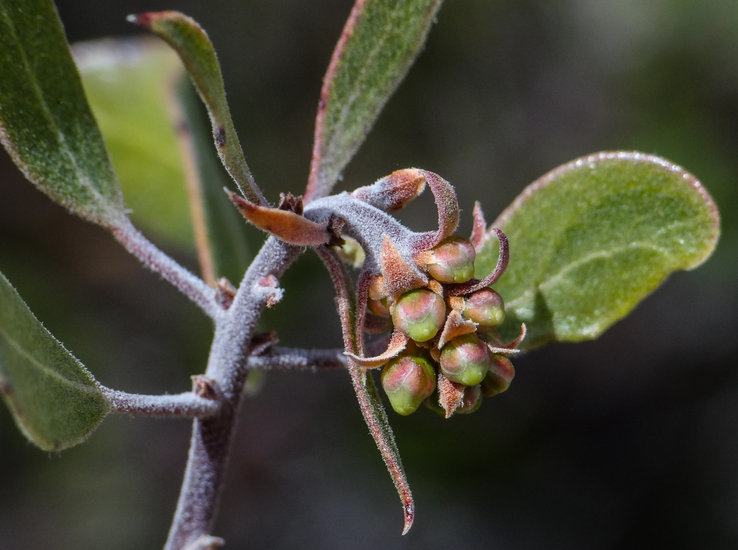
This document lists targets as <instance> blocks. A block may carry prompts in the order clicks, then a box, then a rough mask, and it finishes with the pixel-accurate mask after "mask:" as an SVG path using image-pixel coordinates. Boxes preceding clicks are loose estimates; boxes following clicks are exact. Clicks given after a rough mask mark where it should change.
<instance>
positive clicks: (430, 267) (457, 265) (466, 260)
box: [418, 237, 476, 283]
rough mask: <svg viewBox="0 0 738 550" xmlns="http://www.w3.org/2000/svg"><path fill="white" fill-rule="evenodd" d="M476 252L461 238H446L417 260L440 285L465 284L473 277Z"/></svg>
mask: <svg viewBox="0 0 738 550" xmlns="http://www.w3.org/2000/svg"><path fill="white" fill-rule="evenodd" d="M475 257H476V252H475V251H474V247H473V246H472V244H471V243H470V242H469V241H467V240H466V239H462V238H461V237H447V238H446V239H444V240H443V241H441V244H439V245H437V246H435V247H433V248H432V249H431V250H429V251H428V253H427V254H424V255H422V256H421V257H420V258H418V259H419V260H420V261H421V262H422V263H423V264H425V269H426V271H427V272H428V273H429V274H430V276H431V277H433V278H434V279H436V280H437V281H440V282H442V283H465V282H467V281H468V280H469V279H471V278H472V277H474V258H475Z"/></svg>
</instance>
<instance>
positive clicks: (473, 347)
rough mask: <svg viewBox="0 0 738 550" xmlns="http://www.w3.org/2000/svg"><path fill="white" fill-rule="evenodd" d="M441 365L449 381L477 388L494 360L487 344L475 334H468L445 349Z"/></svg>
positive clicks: (442, 352) (447, 345) (453, 341)
mask: <svg viewBox="0 0 738 550" xmlns="http://www.w3.org/2000/svg"><path fill="white" fill-rule="evenodd" d="M440 363H441V371H442V372H443V374H445V375H446V376H447V377H448V379H449V380H451V381H453V382H458V383H459V384H464V385H465V386H475V385H477V384H479V383H480V382H481V381H482V380H484V377H485V376H486V374H487V371H488V370H489V368H490V366H491V364H492V359H491V357H490V353H489V350H488V349H487V344H486V343H485V342H483V341H482V340H480V339H479V337H478V336H476V335H475V334H466V335H464V336H459V337H458V338H455V339H454V340H452V341H451V342H449V343H448V344H446V345H445V346H444V347H443V349H442V350H441V361H440Z"/></svg>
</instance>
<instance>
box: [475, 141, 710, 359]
mask: <svg viewBox="0 0 738 550" xmlns="http://www.w3.org/2000/svg"><path fill="white" fill-rule="evenodd" d="M493 225H495V226H497V227H500V228H501V229H502V230H503V231H504V232H505V233H506V234H507V236H508V239H509V241H510V264H509V267H508V269H507V271H506V272H505V274H504V275H503V276H502V278H501V279H500V280H499V281H498V282H497V284H496V285H495V289H496V290H497V291H498V292H499V293H500V294H501V295H502V297H503V299H504V300H505V306H506V311H507V320H506V322H505V324H504V325H503V327H502V332H503V333H505V334H508V335H513V334H515V333H516V332H517V331H518V329H519V327H520V323H521V322H525V323H526V325H527V327H528V336H527V338H526V340H525V342H524V344H523V346H524V347H527V348H530V347H535V346H537V345H540V344H542V343H545V342H547V341H551V340H557V341H570V342H574V341H581V340H588V339H593V338H596V337H597V336H599V335H600V334H601V333H602V332H604V331H605V330H606V329H607V328H608V327H610V326H611V325H612V324H613V323H615V322H616V321H617V320H619V319H621V318H622V317H624V316H625V315H627V314H628V313H629V312H630V311H631V310H632V309H633V308H634V307H635V306H636V305H637V304H638V303H639V302H640V301H641V300H643V299H644V298H645V297H646V296H647V295H648V294H649V293H650V292H651V291H653V290H654V289H655V288H656V287H657V286H659V285H660V284H661V283H662V282H663V281H664V279H666V277H667V276H668V275H669V274H670V273H672V272H673V271H676V270H683V269H684V270H688V269H693V268H695V267H697V266H698V265H700V264H701V263H702V262H704V261H705V260H706V259H707V257H708V256H709V255H710V254H711V253H712V251H713V249H714V248H715V245H716V243H717V239H718V235H719V232H720V221H719V216H718V211H717V207H716V206H715V203H714V202H713V200H712V198H711V197H710V195H709V194H708V192H707V191H706V190H705V188H704V187H703V186H702V184H701V183H700V182H699V181H698V180H697V179H696V178H695V177H694V176H692V175H691V174H689V173H688V172H686V171H685V170H684V169H683V168H681V167H679V166H676V165H675V164H672V163H671V162H669V161H667V160H664V159H662V158H659V157H656V156H652V155H646V154H643V153H633V152H612V153H611V152H606V153H598V154H594V155H591V156H588V157H584V158H580V159H578V160H575V161H572V162H570V163H568V164H565V165H563V166H560V167H559V168H556V169H555V170H553V171H551V172H549V173H548V174H546V175H544V176H543V177H542V178H540V179H539V180H537V181H535V182H534V183H532V184H531V185H529V186H528V187H527V188H526V189H525V190H524V191H523V192H522V193H521V194H520V196H519V197H518V198H517V199H516V200H515V201H514V202H513V204H512V205H510V206H509V207H508V208H507V209H506V210H505V211H504V212H503V213H502V214H501V215H500V217H499V218H498V219H497V220H496V221H495V223H494V224H493ZM496 255H497V244H496V239H494V238H493V236H492V235H491V234H488V239H487V240H486V242H485V244H484V247H483V249H482V251H481V252H480V254H479V255H478V256H477V261H476V270H477V276H480V275H482V274H483V273H485V272H486V271H488V270H489V269H491V267H493V266H494V262H495V261H496V258H497V256H496Z"/></svg>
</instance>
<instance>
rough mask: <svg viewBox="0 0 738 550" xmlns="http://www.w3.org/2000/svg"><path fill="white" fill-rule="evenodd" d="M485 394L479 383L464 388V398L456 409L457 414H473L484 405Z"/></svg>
mask: <svg viewBox="0 0 738 550" xmlns="http://www.w3.org/2000/svg"><path fill="white" fill-rule="evenodd" d="M482 401H484V396H483V395H482V390H481V388H480V387H479V385H476V386H470V387H468V388H466V389H465V390H464V400H463V401H462V402H461V405H459V407H458V408H457V409H456V411H455V412H456V414H471V413H473V412H476V410H477V409H478V408H479V407H481V406H482Z"/></svg>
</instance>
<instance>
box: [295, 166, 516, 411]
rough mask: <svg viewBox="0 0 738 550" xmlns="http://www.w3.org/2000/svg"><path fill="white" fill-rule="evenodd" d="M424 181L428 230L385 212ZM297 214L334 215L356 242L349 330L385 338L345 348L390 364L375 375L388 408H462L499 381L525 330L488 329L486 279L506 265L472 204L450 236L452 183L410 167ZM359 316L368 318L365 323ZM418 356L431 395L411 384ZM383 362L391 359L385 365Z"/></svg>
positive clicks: (493, 318)
mask: <svg viewBox="0 0 738 550" xmlns="http://www.w3.org/2000/svg"><path fill="white" fill-rule="evenodd" d="M426 185H427V187H429V188H430V189H431V192H432V193H433V195H434V199H435V203H436V207H437V210H438V229H436V230H435V231H427V232H414V231H411V230H409V229H408V228H407V227H405V226H403V225H402V224H400V222H398V221H397V220H396V219H395V218H394V217H392V216H391V215H389V214H388V212H394V211H396V210H398V209H399V208H401V207H403V206H405V205H406V204H407V203H408V202H409V201H410V200H411V199H413V198H415V197H416V196H417V195H418V194H419V193H420V192H422V190H423V189H424V188H425V187H426ZM304 215H305V217H306V218H308V219H310V220H313V221H315V222H316V223H317V222H318V221H319V220H325V219H331V217H335V216H340V217H341V218H342V220H341V221H342V226H341V229H342V231H343V232H344V234H346V235H348V236H350V237H351V238H352V239H354V240H355V241H356V242H357V243H358V244H359V245H360V246H361V247H362V249H363V251H364V255H365V259H364V263H363V266H362V271H361V274H360V276H359V278H358V280H359V288H358V290H357V296H358V297H359V303H358V304H357V308H358V310H359V311H360V312H361V313H360V315H359V319H360V320H361V326H360V327H359V329H360V330H367V331H368V332H372V333H376V332H377V327H380V331H381V329H382V327H387V328H389V329H391V337H389V339H388V340H387V344H386V348H385V350H384V351H383V352H381V353H379V354H377V355H374V356H371V357H367V356H361V355H358V354H356V353H353V352H350V353H347V355H348V356H349V357H350V358H351V359H353V360H354V361H355V362H356V363H357V364H359V365H360V366H362V367H364V368H377V367H382V366H384V368H385V371H384V372H391V373H392V376H390V375H389V374H384V375H383V381H384V380H385V379H386V380H388V383H387V384H383V385H385V389H386V390H387V393H388V396H389V397H390V404H391V405H392V407H393V408H394V409H395V410H396V411H397V412H398V413H400V414H409V413H410V412H413V411H414V410H415V409H416V408H417V404H419V403H420V402H421V401H429V400H430V401H431V402H432V403H433V404H434V407H435V408H439V407H440V410H441V411H442V412H443V415H444V416H446V417H449V416H451V415H452V414H454V412H460V413H461V412H464V413H469V412H473V411H474V410H476V409H477V408H478V407H479V404H480V403H481V399H482V397H483V396H485V395H494V394H497V393H501V392H502V391H504V389H506V388H507V386H509V383H510V381H511V380H512V376H513V375H514V368H513V367H512V363H510V361H509V358H508V357H509V356H510V355H512V354H515V353H516V352H517V346H518V344H519V343H520V341H521V340H522V337H523V336H524V334H525V332H524V328H521V337H520V338H518V339H516V340H515V341H514V342H512V343H507V344H506V343H504V342H502V341H501V340H500V336H499V335H498V334H497V332H496V329H497V327H498V326H500V325H501V324H502V321H503V320H504V316H505V310H504V303H503V299H502V297H501V296H500V295H499V294H497V293H496V292H495V291H494V290H492V289H491V288H490V286H491V285H492V284H494V283H495V282H496V281H497V280H498V279H499V278H500V276H501V275H502V273H503V272H504V271H505V268H506V267H507V264H508V259H509V247H508V242H507V238H506V236H505V234H504V233H503V232H502V231H501V230H499V229H497V228H491V229H489V230H487V228H486V224H485V221H484V215H483V214H482V210H481V207H480V206H479V204H478V203H477V204H476V205H475V208H474V214H473V217H474V224H473V229H472V234H471V237H470V238H469V239H464V238H461V237H459V236H456V235H454V234H453V233H454V231H455V230H456V227H457V226H458V222H459V207H458V202H457V200H456V194H455V192H454V190H453V187H452V186H451V185H450V184H449V183H448V182H447V181H446V180H444V179H443V178H441V177H440V176H438V175H437V174H434V173H432V172H428V171H426V170H420V169H415V168H411V169H407V170H398V171H396V172H393V173H392V174H390V175H389V176H387V177H385V178H381V179H380V180H378V181H377V182H376V183H374V184H372V185H369V186H365V187H361V188H359V189H357V190H356V191H354V192H353V193H342V194H340V195H335V196H332V197H325V198H322V199H318V200H316V201H314V202H311V203H310V204H309V205H308V206H307V207H306V208H305V212H304ZM485 234H494V235H495V236H496V237H497V239H498V241H499V244H500V246H499V257H498V261H497V264H496V266H495V268H494V269H493V270H492V271H491V272H490V273H489V274H488V275H487V276H486V277H483V278H482V279H476V278H474V276H473V275H474V260H475V255H476V252H477V251H478V250H479V249H480V248H481V246H482V244H483V242H484V236H485ZM367 318H368V319H370V321H371V322H370V323H366V324H365V323H364V320H365V319H367ZM379 319H386V323H385V324H383V323H382V322H380V321H379ZM409 360H411V362H408V361H409ZM421 360H422V362H421V363H417V361H421ZM412 361H416V363H413V362H412ZM426 363H427V364H428V365H430V366H431V367H432V368H433V371H434V378H436V379H437V382H436V383H434V388H435V390H434V391H433V393H432V395H428V393H429V392H428V390H427V388H428V385H427V384H426V385H423V384H420V383H416V382H417V377H418V376H421V370H423V369H420V367H418V366H417V365H418V364H423V365H425V364H426ZM388 365H392V366H393V367H392V368H391V369H388V367H387V366H388ZM397 365H402V368H401V367H400V366H397ZM413 365H415V366H413ZM503 367H504V368H503ZM419 369H420V370H419ZM426 371H427V369H424V370H423V372H425V374H424V375H423V376H424V377H425V378H427V376H426V375H427V372H426ZM411 372H412V373H414V374H412V375H411V374H410V373H411ZM397 373H400V374H397ZM398 380H407V383H404V382H403V383H402V384H401V383H400V382H398ZM389 381H391V382H392V383H391V384H390V383H389ZM410 381H415V382H413V383H410ZM388 388H390V389H388ZM398 388H399V389H398ZM414 388H415V389H417V393H413V392H414V391H415V389H414ZM491 388H495V389H494V391H493V390H492V389H491ZM432 408H433V407H432Z"/></svg>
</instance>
